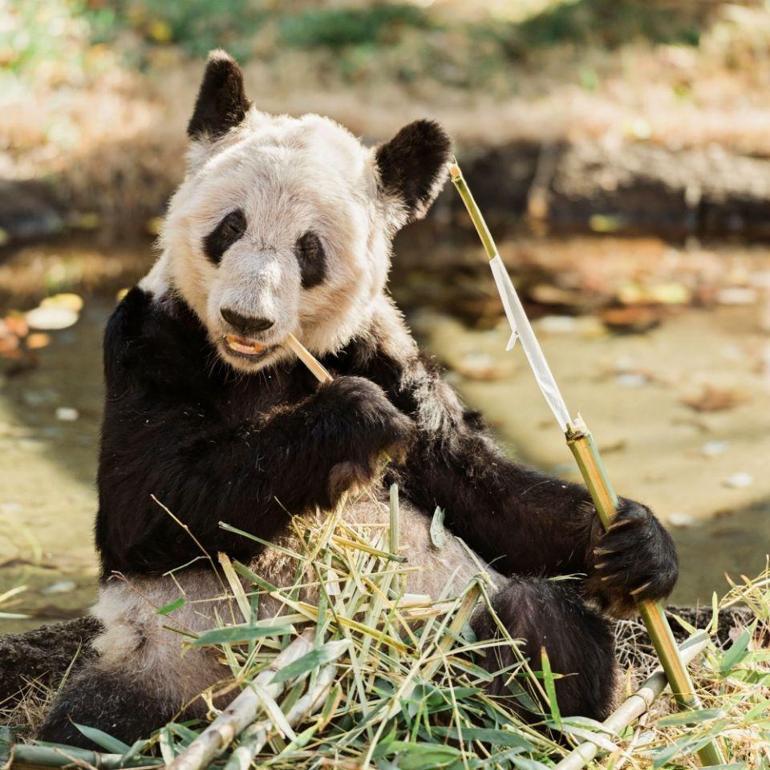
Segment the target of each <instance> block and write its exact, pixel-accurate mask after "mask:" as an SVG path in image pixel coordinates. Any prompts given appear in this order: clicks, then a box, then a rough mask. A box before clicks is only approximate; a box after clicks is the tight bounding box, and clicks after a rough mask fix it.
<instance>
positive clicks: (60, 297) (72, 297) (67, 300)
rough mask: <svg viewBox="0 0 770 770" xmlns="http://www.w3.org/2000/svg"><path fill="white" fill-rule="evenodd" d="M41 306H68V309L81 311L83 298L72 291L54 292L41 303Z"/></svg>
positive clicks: (76, 311)
mask: <svg viewBox="0 0 770 770" xmlns="http://www.w3.org/2000/svg"><path fill="white" fill-rule="evenodd" d="M40 307H66V308H67V309H68V310H72V311H74V312H75V313H79V312H80V311H81V310H82V309H83V298H82V297H81V296H80V295H79V294H73V293H72V292H63V293H62V294H53V295H51V296H50V297H46V298H45V299H44V300H43V301H42V302H41V303H40Z"/></svg>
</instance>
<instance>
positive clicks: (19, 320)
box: [2, 313, 29, 337]
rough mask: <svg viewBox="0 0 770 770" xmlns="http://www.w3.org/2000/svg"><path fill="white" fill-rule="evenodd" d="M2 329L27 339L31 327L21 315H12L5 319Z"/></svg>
mask: <svg viewBox="0 0 770 770" xmlns="http://www.w3.org/2000/svg"><path fill="white" fill-rule="evenodd" d="M2 327H3V328H4V329H5V330H6V331H7V332H8V333H10V334H14V335H15V336H17V337H26V336H27V334H28V333H29V326H28V324H27V322H26V321H25V320H24V316H23V315H21V313H11V314H9V315H7V316H6V317H5V318H3V321H2Z"/></svg>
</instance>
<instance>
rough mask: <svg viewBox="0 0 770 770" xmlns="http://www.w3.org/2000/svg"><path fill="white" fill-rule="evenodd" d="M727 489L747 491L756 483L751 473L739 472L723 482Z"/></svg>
mask: <svg viewBox="0 0 770 770" xmlns="http://www.w3.org/2000/svg"><path fill="white" fill-rule="evenodd" d="M722 483H723V484H724V485H725V486H726V487H730V488H731V489H745V488H746V487H750V486H751V485H752V484H753V483H754V477H753V476H752V475H751V474H750V473H745V472H739V473H733V474H732V476H728V477H727V478H726V479H725V480H724V481H723V482H722Z"/></svg>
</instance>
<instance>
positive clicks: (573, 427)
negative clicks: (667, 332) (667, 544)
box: [449, 162, 725, 767]
mask: <svg viewBox="0 0 770 770" xmlns="http://www.w3.org/2000/svg"><path fill="white" fill-rule="evenodd" d="M449 173H450V176H451V179H452V182H453V183H454V186H455V187H456V188H457V192H458V193H459V194H460V197H461V198H462V201H463V203H464V204H465V208H466V209H467V211H468V214H469V215H470V218H471V220H472V222H473V224H474V226H475V228H476V232H477V233H478V235H479V238H480V239H481V243H482V244H483V246H484V251H485V252H486V254H487V257H488V258H489V260H490V265H491V266H492V270H493V273H494V272H495V267H496V266H498V265H500V255H499V253H498V251H497V246H496V245H495V241H494V239H493V238H492V234H491V233H490V231H489V228H488V227H487V223H486V221H485V220H484V216H483V215H482V213H481V210H480V209H479V207H478V204H477V203H476V201H475V200H474V198H473V194H472V193H471V191H470V188H469V187H468V184H467V182H466V181H465V178H464V177H463V174H462V171H461V170H460V167H459V165H457V163H456V162H454V163H452V165H451V166H450V169H449ZM496 280H497V276H496ZM499 286H500V284H499V283H498V287H499ZM511 290H512V291H515V290H513V289H511ZM501 299H503V303H504V304H505V303H506V301H507V299H508V300H510V298H506V297H502V296H501ZM516 299H517V298H516ZM522 315H523V314H522ZM509 320H510V318H509ZM522 320H523V322H524V323H525V325H526V328H518V329H512V331H513V332H514V333H518V334H519V335H522V344H523V343H524V341H525V337H524V336H523V335H525V334H526V335H527V338H528V341H529V343H530V345H531V346H533V347H534V348H535V352H536V354H539V359H541V360H540V361H539V363H541V365H542V367H543V369H544V370H545V373H546V375H547V377H546V379H547V380H548V382H549V383H550V384H551V385H552V388H551V391H550V392H546V390H545V389H544V388H543V384H542V382H541V377H540V374H541V373H538V372H537V371H536V372H535V376H536V377H537V379H538V382H539V384H541V390H543V395H544V396H545V398H546V401H548V403H549V406H550V407H551V409H552V411H553V412H554V414H555V415H556V418H557V420H558V421H559V422H560V425H561V427H562V429H565V437H566V439H567V444H568V446H569V448H570V450H571V451H572V454H573V455H574V456H575V459H576V461H577V464H578V467H579V469H580V473H581V475H582V477H583V481H584V482H585V484H586V487H587V488H588V491H589V493H590V495H591V499H592V500H593V503H594V506H595V507H596V512H597V514H598V516H599V519H600V520H601V522H602V524H603V525H604V527H605V528H606V527H609V526H610V525H611V524H612V521H613V519H614V518H615V516H616V515H617V506H618V498H617V495H616V494H615V491H614V490H613V488H612V484H611V483H610V480H609V477H608V475H607V472H606V470H605V468H604V465H603V463H602V460H601V457H600V455H599V452H598V450H597V448H596V444H595V443H594V441H593V438H592V436H591V433H590V432H589V431H588V429H587V428H586V426H585V423H584V422H583V421H582V419H581V418H580V417H578V418H577V419H575V420H572V421H569V420H567V421H566V425H564V424H563V423H564V420H563V418H562V419H560V415H562V414H564V413H565V412H566V406H565V405H564V401H563V399H562V398H561V394H560V393H559V392H558V387H557V386H556V383H555V380H553V378H552V375H551V373H550V369H548V367H547V363H546V362H545V357H544V356H543V355H542V351H541V350H540V346H539V345H538V344H537V340H536V338H535V337H534V333H533V331H532V329H531V327H530V326H529V322H528V321H527V320H526V317H525V316H524V317H523V318H522ZM531 350H532V348H530V349H529V350H527V356H528V358H530V356H531ZM530 364H531V365H532V360H531V358H530ZM534 369H535V367H534V365H533V371H534ZM554 391H555V393H554ZM567 414H568V413H567ZM639 613H640V615H641V617H642V620H643V621H644V625H645V627H646V628H647V633H648V634H649V635H650V638H651V639H652V643H653V645H654V647H655V651H656V653H657V654H658V657H659V658H660V661H661V665H662V666H663V670H664V671H665V672H666V676H667V677H668V681H669V683H670V684H671V691H672V692H673V694H674V697H675V698H676V701H677V703H678V704H679V706H680V708H682V709H693V708H698V707H699V706H700V702H699V700H698V697H697V695H696V694H695V688H694V686H693V683H692V680H691V678H690V674H689V672H688V671H687V667H686V665H685V664H684V662H683V661H682V657H681V655H680V654H679V649H678V648H677V646H676V642H675V641H674V635H673V633H672V632H671V627H670V626H669V624H668V620H667V619H666V616H665V613H664V611H663V608H662V607H661V606H660V604H658V603H655V602H642V603H640V605H639ZM698 757H699V758H700V760H701V763H702V764H703V765H704V766H706V767H707V766H709V765H719V764H724V762H725V760H724V758H723V756H722V751H721V749H720V747H719V746H718V745H717V743H716V742H713V743H709V744H707V745H706V746H704V747H703V748H702V749H701V750H700V751H699V752H698Z"/></svg>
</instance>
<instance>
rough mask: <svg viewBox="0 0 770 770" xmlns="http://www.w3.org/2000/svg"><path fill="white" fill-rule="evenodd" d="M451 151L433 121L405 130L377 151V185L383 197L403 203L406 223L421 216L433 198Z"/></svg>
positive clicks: (448, 142) (444, 133) (445, 135)
mask: <svg viewBox="0 0 770 770" xmlns="http://www.w3.org/2000/svg"><path fill="white" fill-rule="evenodd" d="M451 150H452V142H451V140H450V139H449V137H448V136H447V134H446V132H445V131H444V129H443V128H441V126H440V125H439V124H438V123H436V122H434V121H432V120H416V121H414V123H410V124H409V125H408V126H404V127H403V128H402V129H401V130H400V131H399V132H398V133H397V134H396V135H395V136H394V137H393V138H392V139H391V140H390V141H389V142H387V143H385V144H383V145H380V146H379V147H378V148H377V153H376V158H377V168H378V170H379V173H380V184H381V186H382V188H383V190H384V191H385V192H386V193H388V194H390V195H395V196H396V197H398V198H399V199H400V200H401V201H402V202H403V204H404V206H405V208H406V210H407V213H408V216H409V220H412V219H417V218H419V217H420V216H422V215H423V214H424V213H425V209H426V207H427V205H428V204H429V203H430V202H431V201H432V198H433V197H434V196H435V195H436V193H437V189H436V187H437V183H438V182H439V180H440V179H441V176H442V173H443V172H444V170H445V169H446V165H447V163H448V161H449V157H450V153H451Z"/></svg>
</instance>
